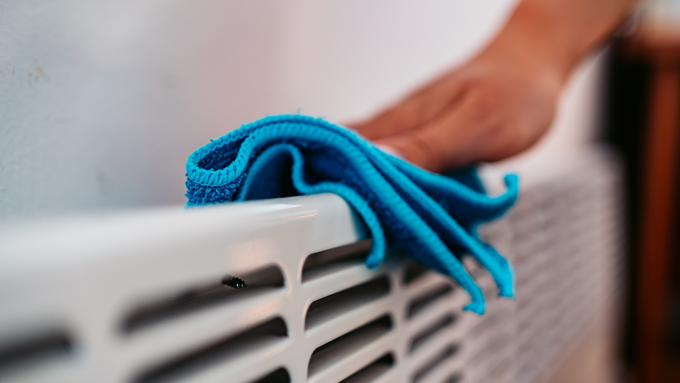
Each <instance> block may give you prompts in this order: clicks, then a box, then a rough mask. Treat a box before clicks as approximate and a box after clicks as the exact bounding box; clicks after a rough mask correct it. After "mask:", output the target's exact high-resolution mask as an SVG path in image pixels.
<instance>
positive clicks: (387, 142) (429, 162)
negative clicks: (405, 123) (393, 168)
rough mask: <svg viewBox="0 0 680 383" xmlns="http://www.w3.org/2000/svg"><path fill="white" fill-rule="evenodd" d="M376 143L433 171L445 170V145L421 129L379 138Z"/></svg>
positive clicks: (387, 150)
mask: <svg viewBox="0 0 680 383" xmlns="http://www.w3.org/2000/svg"><path fill="white" fill-rule="evenodd" d="M438 142H439V143H438ZM376 144H377V145H378V146H379V147H380V148H381V149H383V150H384V151H386V152H388V153H390V154H393V155H396V156H397V157H401V158H403V159H405V160H407V161H408V162H410V163H412V164H414V165H417V166H420V167H422V168H424V169H427V170H430V171H433V172H440V171H443V170H444V163H443V150H444V147H443V146H444V145H442V144H441V142H440V141H437V140H436V139H433V138H432V136H430V135H423V134H422V131H420V130H419V131H414V132H406V133H404V134H400V135H398V136H394V137H390V138H386V139H382V140H377V141H376Z"/></svg>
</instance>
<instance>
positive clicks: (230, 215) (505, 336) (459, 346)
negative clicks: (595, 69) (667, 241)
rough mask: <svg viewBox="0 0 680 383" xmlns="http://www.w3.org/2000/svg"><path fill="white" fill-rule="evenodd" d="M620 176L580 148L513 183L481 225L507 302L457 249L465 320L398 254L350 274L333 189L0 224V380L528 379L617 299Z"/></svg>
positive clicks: (454, 295)
mask: <svg viewBox="0 0 680 383" xmlns="http://www.w3.org/2000/svg"><path fill="white" fill-rule="evenodd" d="M619 183H620V176H619V173H618V168H617V167H616V163H615V162H614V161H612V160H610V159H609V158H608V157H607V156H605V155H603V154H601V153H599V152H590V153H588V154H587V155H582V154H580V155H578V156H574V159H573V161H571V162H570V163H569V165H568V166H563V167H562V168H560V169H557V170H555V171H554V172H553V173H552V174H550V175H549V176H543V177H541V178H539V180H538V181H535V182H532V183H530V184H529V185H527V186H525V188H524V190H523V192H522V198H521V200H520V202H519V203H518V206H517V207H516V208H515V209H514V210H513V211H512V212H511V213H510V214H509V215H508V216H507V217H506V218H504V219H502V220H499V221H497V222H495V223H493V224H490V225H487V226H485V227H484V228H483V235H484V236H485V238H486V239H487V240H488V241H490V242H491V243H493V244H494V245H495V246H496V247H498V248H499V249H500V250H501V252H502V253H504V254H507V255H508V256H509V257H510V258H511V260H512V262H513V264H514V265H515V269H516V275H517V299H516V300H513V301H508V300H502V299H496V298H495V297H494V296H495V294H496V289H495V286H494V284H493V281H492V279H491V277H490V276H489V275H488V273H486V272H485V271H484V270H483V269H482V268H481V267H480V266H479V265H477V264H476V263H475V262H474V261H472V260H471V258H469V257H466V258H465V264H466V266H467V267H468V268H469V269H470V270H471V273H472V275H473V276H474V277H475V279H476V280H477V281H478V283H479V284H480V285H481V286H482V288H483V291H484V292H485V295H486V296H487V297H488V299H489V304H488V310H487V313H486V314H485V315H484V316H482V317H478V316H475V315H474V314H470V313H466V312H462V311H461V310H460V308H461V307H462V306H463V305H464V304H465V303H466V302H467V301H468V298H467V297H466V295H465V293H464V291H463V290H462V289H460V288H458V287H457V286H456V285H455V283H453V282H451V281H450V280H448V279H446V278H444V277H442V276H440V275H438V274H436V273H434V272H431V271H428V270H425V269H423V268H422V267H420V266H418V265H416V264H414V263H412V262H410V261H407V260H404V259H403V258H402V257H401V256H400V255H398V254H391V255H390V256H389V259H388V261H387V262H386V263H385V264H383V265H381V266H380V267H379V268H378V269H376V270H369V269H367V268H366V267H365V266H364V265H363V259H364V257H365V256H366V254H367V252H368V251H369V249H370V241H369V240H366V239H364V238H365V237H364V234H363V229H362V227H361V225H360V224H358V223H357V220H356V217H354V216H353V215H352V212H351V211H350V210H349V208H348V207H347V205H346V204H345V203H344V202H343V201H342V200H340V199H339V198H338V197H336V196H332V195H317V196H309V197H301V198H289V199H283V200H276V201H266V202H255V203H248V204H242V205H238V206H236V205H234V206H222V207H213V208H208V209H199V210H198V211H190V212H181V213H180V212H165V211H159V212H151V213H144V214H141V215H137V216H132V217H131V216H124V217H116V218H112V219H111V220H107V221H105V222H102V221H76V222H69V223H66V224H63V225H60V226H59V227H58V228H55V227H54V226H51V227H43V228H24V229H17V230H15V231H13V232H8V233H2V234H0V253H2V254H6V255H8V256H4V257H3V260H2V261H0V302H2V306H3V310H1V312H0V381H2V382H35V381H40V382H93V381H97V382H125V383H127V382H131V383H133V382H134V383H151V382H154V383H156V382H171V381H172V382H206V383H207V382H225V381H229V382H310V383H311V382H314V383H316V382H341V381H342V382H404V383H406V382H408V383H411V382H414V383H415V382H418V383H429V382H437V383H439V382H458V383H482V382H522V383H524V382H526V383H533V382H540V381H541V380H542V379H545V377H546V376H547V375H548V374H550V372H551V368H553V367H554V366H555V365H556V363H557V361H559V359H560V357H561V356H562V355H564V353H565V352H566V351H567V350H568V349H569V347H570V345H572V344H573V343H574V340H575V339H578V338H579V336H580V335H581V334H584V333H585V331H586V330H587V329H588V324H589V323H590V322H592V320H593V318H595V317H596V316H598V315H603V314H606V313H611V312H612V311H614V310H616V309H617V308H616V299H614V297H615V296H616V294H615V293H616V292H617V289H619V288H620V286H621V281H620V276H621V274H622V273H621V271H622V269H621V268H622V265H621V254H620V252H621V250H620V248H619V246H620V244H621V237H620V235H621V234H620V218H619V215H618V214H619V212H618V210H619V205H620V196H619V188H620V187H619ZM225 275H233V276H236V277H238V278H241V279H243V280H244V281H245V283H246V284H247V285H248V287H247V288H243V289H235V288H232V287H229V286H224V285H222V284H221V281H222V279H223V278H224V277H225ZM48 280H49V281H50V283H49V284H47V285H46V284H45V282H44V281H48ZM8 308H9V309H8ZM53 329H58V332H54V331H52V330H53ZM50 331H51V332H50ZM40 334H47V335H45V336H41V335H40ZM55 334H56V335H55ZM27 350H28V351H27Z"/></svg>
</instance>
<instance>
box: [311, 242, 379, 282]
mask: <svg viewBox="0 0 680 383" xmlns="http://www.w3.org/2000/svg"><path fill="white" fill-rule="evenodd" d="M370 252H371V240H370V239H365V240H363V241H359V242H356V243H353V244H350V245H346V246H341V247H336V248H334V249H329V250H324V251H320V252H318V253H314V254H311V255H310V256H308V257H307V259H306V260H305V264H304V266H303V267H302V283H305V282H309V281H311V280H314V279H316V278H320V277H323V276H325V275H328V274H332V273H335V272H338V271H340V270H342V269H345V268H348V267H352V266H356V265H361V264H363V263H364V261H365V260H366V257H367V256H368V253H370Z"/></svg>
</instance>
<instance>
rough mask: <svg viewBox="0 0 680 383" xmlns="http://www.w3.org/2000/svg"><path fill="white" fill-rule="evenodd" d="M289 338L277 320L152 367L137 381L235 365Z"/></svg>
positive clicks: (168, 378) (144, 382)
mask: <svg viewBox="0 0 680 383" xmlns="http://www.w3.org/2000/svg"><path fill="white" fill-rule="evenodd" d="M287 336H288V330H287V328H286V324H285V323H284V321H283V319H281V318H275V319H272V320H270V321H267V322H265V323H263V324H260V325H258V326H255V327H252V328H250V329H248V330H246V331H243V332H241V333H240V334H236V335H235V336H230V337H228V338H226V339H223V340H220V341H218V342H216V343H213V344H210V345H206V346H205V347H203V348H201V349H197V350H194V351H193V352H190V353H188V354H186V355H182V356H180V357H178V358H175V359H172V360H169V361H167V362H166V363H163V364H161V365H159V366H157V367H155V368H151V369H149V370H147V371H146V372H144V373H142V374H141V375H139V376H138V378H137V379H135V380H134V382H135V383H159V382H168V381H171V380H174V379H178V378H185V377H187V376H190V375H191V374H194V373H196V372H199V371H201V370H204V369H206V368H209V367H211V366H214V365H218V364H224V363H230V362H233V361H234V360H235V359H237V358H238V357H239V356H242V355H243V354H244V353H250V352H257V351H259V352H264V350H265V349H267V348H269V347H273V346H274V345H276V344H277V343H279V342H280V341H282V340H284V339H285V338H286V337H287Z"/></svg>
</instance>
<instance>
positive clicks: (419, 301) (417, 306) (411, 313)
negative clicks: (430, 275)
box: [406, 283, 453, 319]
mask: <svg viewBox="0 0 680 383" xmlns="http://www.w3.org/2000/svg"><path fill="white" fill-rule="evenodd" d="M451 291H453V286H451V285H450V284H448V283H446V284H442V285H439V286H438V287H435V288H433V289H431V290H430V291H428V292H426V293H425V294H423V295H421V296H420V297H418V298H416V299H414V300H413V301H412V302H411V303H409V305H408V311H407V312H406V316H407V318H408V319H411V318H413V317H415V316H416V315H418V314H419V313H421V312H422V311H423V310H425V309H426V308H427V307H429V306H430V305H432V304H433V303H434V302H436V301H437V300H439V299H440V298H443V297H444V296H446V295H447V294H449V293H450V292H451Z"/></svg>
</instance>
